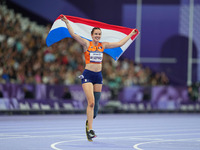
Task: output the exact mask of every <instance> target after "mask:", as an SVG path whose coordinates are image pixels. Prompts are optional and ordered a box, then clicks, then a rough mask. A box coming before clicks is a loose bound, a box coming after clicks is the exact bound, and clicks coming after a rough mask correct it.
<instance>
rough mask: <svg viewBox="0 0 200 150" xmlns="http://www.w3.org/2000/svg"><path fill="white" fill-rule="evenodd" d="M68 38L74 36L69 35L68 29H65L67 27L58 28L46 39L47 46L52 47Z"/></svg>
mask: <svg viewBox="0 0 200 150" xmlns="http://www.w3.org/2000/svg"><path fill="white" fill-rule="evenodd" d="M66 37H70V38H72V36H71V35H70V34H69V32H68V29H67V28H65V27H59V28H56V29H54V30H52V31H50V32H49V34H48V36H47V38H46V44H47V46H51V45H52V44H54V43H56V42H58V41H60V40H62V39H64V38H66Z"/></svg>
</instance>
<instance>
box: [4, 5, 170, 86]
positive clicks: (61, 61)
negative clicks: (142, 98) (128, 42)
mask: <svg viewBox="0 0 200 150" xmlns="http://www.w3.org/2000/svg"><path fill="white" fill-rule="evenodd" d="M50 26H51V25H47V26H45V27H44V26H40V25H37V23H35V22H32V21H30V20H29V19H28V18H26V17H23V16H22V15H21V14H19V13H15V12H14V10H9V9H7V8H6V6H5V5H2V6H0V76H1V78H0V83H6V82H11V83H33V84H40V83H44V84H66V85H72V84H80V83H81V81H80V79H79V78H78V76H79V75H81V73H82V72H83V70H84V65H85V64H84V57H83V52H82V47H81V46H80V45H79V44H78V43H77V42H76V41H75V40H73V39H70V38H66V39H64V40H62V41H60V42H58V43H56V44H53V45H52V46H51V47H47V46H46V43H45V40H46V36H47V34H48V32H49V30H50ZM102 73H103V82H104V85H108V86H109V87H110V88H113V89H115V88H117V89H119V88H120V87H123V86H132V85H153V86H154V85H167V84H169V79H168V77H167V76H166V75H165V73H164V72H161V73H158V72H153V71H152V70H151V69H150V68H148V67H145V66H143V65H142V64H137V63H135V62H133V61H132V60H128V59H123V60H119V61H117V62H115V61H114V60H113V59H112V58H111V57H109V56H107V55H106V54H105V55H104V60H103V71H102Z"/></svg>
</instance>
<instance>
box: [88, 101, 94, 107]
mask: <svg viewBox="0 0 200 150" xmlns="http://www.w3.org/2000/svg"><path fill="white" fill-rule="evenodd" d="M88 106H89V107H90V108H94V100H92V101H89V102H88Z"/></svg>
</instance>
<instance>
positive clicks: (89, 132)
mask: <svg viewBox="0 0 200 150" xmlns="http://www.w3.org/2000/svg"><path fill="white" fill-rule="evenodd" d="M85 131H86V136H87V139H88V141H90V142H92V141H93V140H92V138H95V137H96V135H95V132H94V131H93V130H88V120H86V124H85Z"/></svg>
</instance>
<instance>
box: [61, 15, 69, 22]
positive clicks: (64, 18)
mask: <svg viewBox="0 0 200 150" xmlns="http://www.w3.org/2000/svg"><path fill="white" fill-rule="evenodd" d="M60 18H61V20H62V21H64V22H65V23H69V22H68V19H67V18H66V17H65V16H64V15H63V14H62V15H60Z"/></svg>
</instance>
